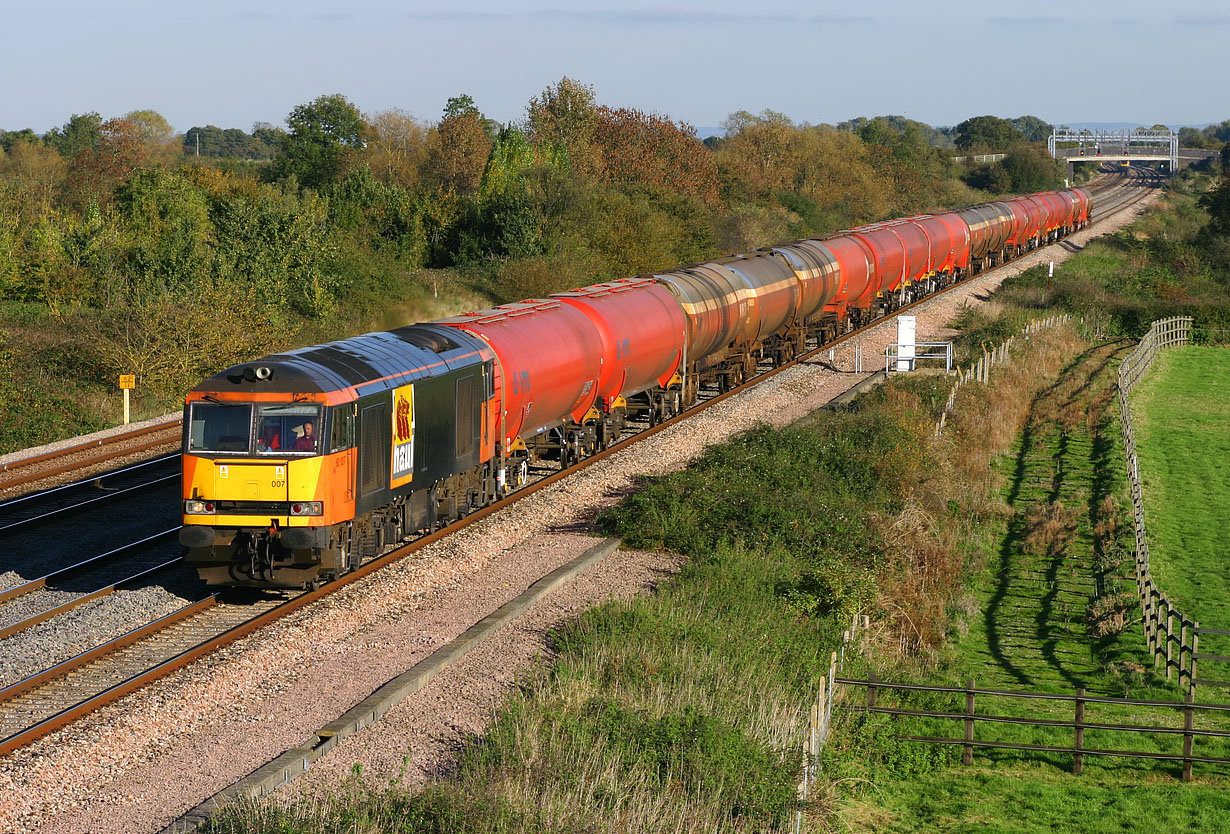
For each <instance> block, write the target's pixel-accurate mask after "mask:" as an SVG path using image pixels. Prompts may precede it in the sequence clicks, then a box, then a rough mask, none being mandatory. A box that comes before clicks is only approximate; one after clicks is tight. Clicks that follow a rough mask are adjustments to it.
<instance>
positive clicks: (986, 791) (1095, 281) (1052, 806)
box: [826, 180, 1230, 832]
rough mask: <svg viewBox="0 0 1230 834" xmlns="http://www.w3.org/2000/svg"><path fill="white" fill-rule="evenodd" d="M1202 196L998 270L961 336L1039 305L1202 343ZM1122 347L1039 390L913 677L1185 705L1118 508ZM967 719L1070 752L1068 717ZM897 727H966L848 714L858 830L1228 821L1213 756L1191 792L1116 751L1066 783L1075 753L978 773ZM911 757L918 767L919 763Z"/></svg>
mask: <svg viewBox="0 0 1230 834" xmlns="http://www.w3.org/2000/svg"><path fill="white" fill-rule="evenodd" d="M1195 182H1196V183H1198V182H1199V180H1196V181H1195ZM1205 183H1206V185H1207V180H1206V181H1205ZM1199 189H1200V186H1199V185H1198V184H1197V185H1196V186H1195V187H1193V186H1192V181H1185V182H1183V183H1180V184H1179V185H1178V187H1177V188H1174V189H1172V192H1171V194H1170V195H1169V199H1168V200H1167V204H1166V205H1165V206H1163V207H1162V208H1159V209H1156V210H1154V211H1152V212H1150V214H1149V216H1147V217H1146V218H1144V219H1143V220H1142V221H1141V222H1140V223H1138V224H1136V225H1134V226H1133V227H1132V228H1130V229H1128V230H1127V231H1126V232H1122V233H1120V234H1119V235H1117V236H1115V237H1114V238H1112V239H1110V240H1108V241H1102V242H1098V241H1095V242H1093V243H1091V244H1090V245H1089V246H1088V247H1087V248H1086V250H1085V251H1084V252H1082V253H1080V254H1078V255H1077V256H1076V257H1075V258H1073V259H1071V260H1069V261H1067V262H1066V263H1065V264H1064V266H1063V267H1062V269H1061V270H1060V271H1058V272H1057V273H1056V276H1055V280H1054V283H1053V285H1051V286H1050V287H1047V282H1046V273H1045V270H1031V271H1030V272H1029V273H1026V274H1024V275H1022V276H1020V277H1019V278H1016V279H1011V280H1009V281H1008V282H1006V283H1005V286H1004V288H1003V291H1002V292H1001V293H1000V298H1002V299H1004V300H1005V302H1007V303H1006V306H1005V310H1004V313H1005V314H1004V315H1002V316H1000V317H998V318H997V319H995V320H993V321H988V322H985V323H982V324H979V323H970V324H971V325H972V326H969V327H967V328H966V331H965V334H964V336H963V338H964V339H965V340H967V341H968V340H969V339H971V338H972V339H974V340H977V341H986V340H994V339H996V338H997V337H999V336H1001V335H1003V333H1004V331H1005V329H1006V328H1011V327H1015V325H1016V324H1017V323H1019V321H1020V320H1021V319H1022V318H1023V317H1025V316H1028V315H1029V314H1030V311H1031V310H1033V309H1040V308H1041V309H1047V305H1050V304H1058V305H1060V306H1061V309H1063V308H1066V309H1068V310H1071V311H1074V312H1079V313H1083V314H1084V316H1085V320H1086V324H1087V325H1088V324H1091V325H1092V329H1093V330H1095V331H1097V332H1100V333H1102V334H1115V335H1121V334H1127V335H1139V334H1140V333H1141V332H1143V331H1144V330H1147V328H1148V324H1149V321H1151V320H1152V319H1153V318H1155V317H1160V316H1167V315H1175V314H1179V313H1188V314H1193V315H1195V316H1196V317H1197V321H1198V323H1199V324H1200V325H1202V326H1203V327H1204V328H1208V329H1206V330H1205V331H1204V336H1205V337H1206V338H1207V337H1209V336H1215V334H1212V333H1210V332H1209V330H1212V329H1215V327H1216V325H1217V324H1218V323H1219V322H1220V321H1222V317H1223V316H1224V315H1225V311H1226V309H1227V305H1226V298H1227V286H1228V284H1227V276H1226V273H1225V272H1224V271H1223V270H1222V267H1221V266H1219V264H1220V262H1219V261H1218V257H1219V253H1220V252H1222V251H1224V249H1225V245H1226V239H1225V233H1226V231H1227V229H1226V228H1225V227H1224V225H1223V224H1222V223H1221V222H1219V214H1218V201H1219V200H1221V199H1223V198H1224V196H1225V195H1226V193H1227V186H1226V185H1224V184H1223V185H1221V186H1218V187H1217V188H1215V189H1213V190H1212V191H1210V192H1208V193H1207V194H1205V195H1203V196H1201V197H1199V198H1197V197H1196V196H1195V195H1194V194H1192V193H1189V192H1191V191H1198V190H1199ZM1211 326H1212V327H1211ZM1130 346H1131V341H1130V340H1113V339H1112V340H1110V341H1106V340H1100V341H1094V342H1084V341H1083V340H1082V341H1081V342H1080V343H1079V349H1078V350H1076V351H1074V352H1072V353H1069V354H1068V356H1069V357H1070V359H1069V360H1068V361H1067V363H1066V365H1065V367H1064V369H1063V371H1062V373H1060V374H1059V375H1058V376H1057V378H1056V381H1055V382H1054V384H1053V385H1050V386H1048V387H1046V388H1044V389H1042V390H1040V391H1039V392H1038V394H1037V395H1036V396H1032V397H1031V398H1030V402H1029V404H1028V408H1027V409H1026V410H1025V411H1024V412H1023V417H1024V420H1023V422H1022V423H1021V427H1022V430H1021V433H1020V435H1019V439H1018V440H1017V442H1016V445H1015V446H1014V447H1013V449H1012V451H1011V453H1009V454H1008V455H1006V456H1004V457H1003V458H1002V460H1001V463H1000V465H999V477H1000V478H1002V483H1003V501H1004V504H1003V507H1002V516H1003V518H1002V521H1001V522H1000V523H999V525H998V526H997V525H996V524H994V523H991V524H989V525H988V526H987V527H986V528H985V530H986V531H987V533H988V535H989V536H990V542H989V543H990V544H991V548H989V550H990V552H991V554H992V555H991V557H990V560H989V561H988V563H987V566H986V569H985V570H984V571H982V572H977V571H975V572H974V573H973V574H971V576H972V578H973V580H974V581H973V582H972V584H971V586H970V590H971V592H970V593H969V594H968V595H967V596H965V597H964V598H962V599H960V600H959V602H958V605H957V606H956V608H957V609H958V610H959V611H960V612H961V614H960V615H959V616H958V617H957V618H956V620H955V621H954V625H955V629H954V631H953V634H952V635H951V641H950V642H949V643H948V644H947V645H946V647H945V649H944V650H943V651H941V652H940V653H939V654H938V662H937V663H936V664H935V665H934V666H931V667H929V668H927V669H925V670H922V671H921V673H920V674H919V675H918V676H917V678H913V677H911V679H917V680H920V681H926V682H929V683H945V684H950V685H962V684H964V682H965V681H966V680H969V679H973V680H974V681H975V683H976V685H977V686H979V687H980V688H1002V689H1014V690H1028V691H1043V692H1056V693H1060V692H1063V693H1074V692H1075V690H1076V689H1077V688H1085V689H1086V690H1087V691H1089V692H1090V693H1093V694H1099V693H1100V694H1105V695H1112V696H1128V697H1133V698H1147V699H1157V700H1168V701H1172V702H1174V701H1179V700H1181V697H1182V693H1181V692H1180V691H1179V689H1178V687H1177V686H1176V685H1175V684H1174V683H1173V682H1168V681H1167V680H1166V679H1165V678H1164V676H1159V675H1157V674H1156V673H1155V672H1154V670H1153V667H1152V663H1151V658H1150V657H1149V655H1148V653H1147V651H1146V650H1145V646H1144V641H1143V638H1142V637H1141V635H1140V633H1139V629H1138V627H1137V626H1138V624H1139V621H1140V612H1139V607H1138V605H1137V604H1136V601H1135V589H1134V582H1133V577H1132V558H1131V537H1130V522H1131V518H1130V515H1129V514H1128V512H1127V511H1126V510H1125V509H1124V508H1126V507H1130V504H1129V502H1128V501H1127V498H1126V487H1125V474H1124V472H1123V452H1122V445H1121V438H1120V437H1119V434H1118V430H1117V426H1116V424H1115V422H1116V418H1117V411H1116V405H1115V399H1114V398H1115V390H1114V385H1115V372H1116V369H1117V366H1118V361H1119V359H1120V358H1121V356H1120V355H1121V354H1124V353H1126V352H1127V351H1128V350H1130ZM997 370H998V369H997ZM1019 372H1021V369H1020V368H1019V366H1018V365H1017V363H1015V362H1014V363H1010V364H1009V365H1008V366H1007V368H1006V369H1005V370H1004V371H1003V376H998V374H997V378H995V379H993V384H992V385H991V386H990V387H989V388H988V389H986V391H985V392H984V391H981V390H980V389H974V391H973V392H972V393H973V394H975V395H978V394H984V395H986V396H989V397H993V398H997V397H999V396H1002V393H1001V392H1002V391H1003V390H1004V389H1005V388H1007V389H1013V388H1018V387H1020V386H1019V383H1018V381H1017V380H1015V379H1014V378H1013V375H1014V374H1015V373H1019ZM967 408H968V406H967V405H966V404H963V403H961V402H958V415H957V419H956V420H955V421H954V422H955V424H956V425H957V426H958V427H960V426H962V425H967V423H966V420H967V419H968V418H967V416H966V414H965V413H963V412H966V411H967ZM1003 409H1004V405H1003V404H1002V403H1001V404H1000V405H998V406H996V408H995V409H994V411H995V412H998V413H1001V414H1002V413H1008V414H1011V413H1013V412H1014V411H1015V410H1016V409H1014V408H1012V407H1009V408H1008V409H1007V411H1006V412H1005V411H1004V410H1003ZM959 430H960V429H959ZM1138 432H1139V428H1138ZM1188 504H1189V505H1190V500H1189V502H1188ZM1211 540H1212V539H1210V541H1211ZM1208 564H1210V563H1209V562H1206V563H1205V565H1206V569H1207V566H1208ZM869 662H871V663H873V664H876V663H877V662H876V661H875V660H874V658H873V659H871V660H870V661H869ZM877 665H879V667H880V668H879V671H880V674H881V676H882V677H884V678H890V679H900V678H901V677H902V672H901V670H900V668H896V669H891V670H890V669H886V668H884V666H883V664H882V661H881V662H880V663H878V664H877ZM1208 691H1209V692H1214V690H1208ZM1212 699H1213V700H1218V699H1217V698H1216V696H1215V695H1214V696H1213V697H1212ZM1202 700H1208V699H1207V698H1202ZM889 701H890V702H896V703H899V704H904V705H906V706H909V707H913V708H917V709H924V710H947V711H955V712H960V711H961V710H962V706H963V705H962V704H961V703H959V699H957V700H954V698H953V696H949V695H942V696H941V695H927V696H912V697H907V696H900V697H898V696H891V697H889ZM884 702H885V695H884V694H883V691H882V695H881V703H884ZM978 711H979V713H980V714H999V715H1016V716H1022V717H1030V718H1042V719H1051V720H1058V721H1070V720H1072V712H1073V706H1072V704H1071V703H1070V702H1058V703H1057V704H1055V705H1049V706H1048V705H1047V704H1045V703H1040V702H1035V701H1030V702H1024V701H1019V700H1015V699H1007V698H994V697H987V696H979V699H978ZM1086 720H1087V721H1093V722H1100V723H1107V724H1135V725H1154V726H1158V725H1162V726H1171V727H1177V726H1181V718H1180V716H1179V713H1178V711H1177V710H1170V711H1161V710H1156V709H1144V708H1110V707H1102V706H1091V707H1090V708H1089V709H1088V711H1087V712H1086ZM1197 720H1198V726H1201V727H1205V728H1210V729H1226V726H1225V724H1226V722H1225V719H1224V718H1223V717H1220V716H1216V715H1214V716H1207V715H1201V716H1200V717H1199V718H1198V719H1197ZM976 727H977V737H978V738H980V739H984V740H991V739H994V740H999V741H1005V742H1016V743H1021V744H1035V745H1037V744H1040V745H1051V746H1055V747H1061V748H1062V747H1070V746H1071V745H1072V730H1071V729H1067V728H1062V729H1060V728H1045V727H1025V726H1020V725H998V724H983V723H979V724H977V725H976ZM897 734H917V735H930V736H941V737H948V738H954V737H960V735H961V725H960V723H959V722H951V721H948V722H941V721H937V720H926V721H924V720H915V719H905V720H902V719H889V718H885V717H880V716H876V717H871V718H868V717H865V716H859V717H856V718H851V719H850V720H849V721H848V722H847V723H846V724H845V725H844V726H843V727H842V728H841V729H840V730H839V731H838V733H837V735H836V737H835V741H834V744H833V745H832V746H831V747H830V748H829V750H828V751H827V753H826V755H827V757H828V760H829V761H828V764H829V769H828V771H827V772H828V774H829V775H830V776H831V777H832V778H833V779H834V780H835V781H836V782H837V783H839V784H854V785H863V784H867V783H863V782H859V781H857V780H856V781H853V782H843V781H842V780H843V779H849V778H851V777H860V778H863V779H868V780H869V781H870V784H873V785H874V786H875V788H874V789H862V788H859V789H856V790H853V791H851V792H849V793H848V794H847V798H848V800H849V802H850V804H849V805H848V806H847V810H846V811H845V812H844V813H843V815H842V817H843V819H844V820H845V822H846V823H847V824H849V825H850V826H851V827H853V828H854V829H855V830H865V831H886V832H887V831H903V832H904V831H962V830H975V829H977V830H980V831H983V830H991V831H1039V832H1041V831H1050V830H1055V829H1060V830H1068V829H1079V830H1083V831H1089V832H1094V831H1132V830H1145V828H1144V825H1145V824H1144V823H1143V822H1142V820H1144V819H1147V820H1148V823H1147V825H1148V828H1149V829H1150V830H1151V829H1152V828H1153V827H1155V826H1158V825H1172V826H1174V827H1176V828H1178V829H1179V830H1187V831H1204V830H1220V829H1221V828H1224V827H1226V825H1227V824H1228V823H1230V800H1227V799H1226V791H1225V789H1226V774H1227V771H1226V769H1225V768H1224V767H1221V766H1202V765H1198V766H1197V769H1196V777H1197V780H1198V784H1196V785H1188V786H1184V787H1183V788H1182V789H1181V790H1180V789H1176V786H1175V785H1174V784H1173V783H1171V782H1169V780H1171V779H1174V778H1176V777H1177V775H1178V765H1174V764H1161V763H1149V762H1146V761H1142V760H1132V759H1124V758H1095V757H1086V759H1085V775H1083V776H1081V777H1072V776H1067V775H1065V774H1064V771H1066V770H1068V769H1069V768H1071V767H1072V757H1071V755H1069V754H1050V755H1048V754H1037V753H1022V752H1015V751H1010V750H978V751H976V753H975V757H976V758H975V761H976V769H975V770H973V771H971V770H970V769H967V768H960V767H953V766H949V765H951V764H952V763H954V762H955V761H956V759H957V755H958V754H957V753H956V752H955V751H953V750H952V749H950V748H944V749H936V750H934V751H933V753H932V755H931V757H930V758H926V757H920V754H918V753H917V752H913V751H911V749H910V748H908V747H906V748H903V747H902V745H903V744H905V743H904V742H897V741H894V740H892V736H895V735H897ZM1084 744H1085V746H1086V747H1091V748H1096V749H1119V750H1136V751H1145V752H1148V751H1153V752H1165V753H1170V754H1176V753H1178V752H1180V747H1181V745H1180V743H1179V740H1178V739H1177V737H1174V736H1159V735H1148V734H1140V733H1126V732H1119V731H1110V730H1086V732H1085V740H1084ZM1195 752H1196V755H1205V756H1215V757H1225V756H1226V755H1227V747H1226V745H1225V743H1224V741H1222V740H1218V739H1198V740H1197V741H1196V744H1195ZM920 758H922V760H923V761H924V762H925V764H926V766H925V767H920V766H919V765H918V762H919V760H920ZM922 773H925V774H926V775H925V776H923V775H922Z"/></svg>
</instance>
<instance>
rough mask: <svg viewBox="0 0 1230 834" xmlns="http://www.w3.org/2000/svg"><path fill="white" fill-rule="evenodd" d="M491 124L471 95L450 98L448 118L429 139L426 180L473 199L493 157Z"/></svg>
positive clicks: (446, 117)
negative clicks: (489, 124) (476, 105)
mask: <svg viewBox="0 0 1230 834" xmlns="http://www.w3.org/2000/svg"><path fill="white" fill-rule="evenodd" d="M491 146H492V141H491V137H490V136H489V135H488V133H487V122H486V119H484V118H483V115H482V113H480V112H479V111H478V108H477V107H474V106H473V100H472V99H470V97H469V96H461V97H455V98H451V99H449V103H448V106H446V107H445V108H444V118H443V119H441V120H440V123H439V124H438V125H436V127H435V129H434V130H432V131H431V133H430V135H429V136H428V139H427V155H426V165H425V166H424V170H423V173H424V177H425V179H427V181H428V182H430V183H432V184H434V185H435V186H436V187H437V188H439V189H443V190H449V189H452V190H454V191H456V192H457V193H458V194H459V195H462V196H465V197H472V196H474V195H475V194H476V193H478V184H479V182H480V181H481V180H482V177H483V169H484V168H485V167H486V166H487V157H489V156H490V155H491Z"/></svg>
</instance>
